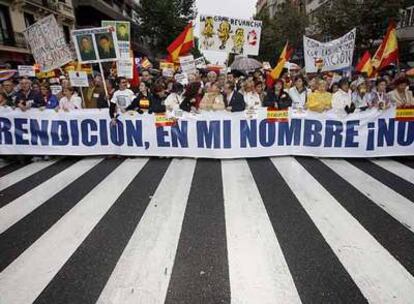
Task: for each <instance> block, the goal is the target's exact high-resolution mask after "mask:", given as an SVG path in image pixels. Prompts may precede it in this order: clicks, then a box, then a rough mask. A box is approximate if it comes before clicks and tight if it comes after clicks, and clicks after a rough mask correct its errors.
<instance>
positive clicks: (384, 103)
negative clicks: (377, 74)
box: [372, 78, 392, 110]
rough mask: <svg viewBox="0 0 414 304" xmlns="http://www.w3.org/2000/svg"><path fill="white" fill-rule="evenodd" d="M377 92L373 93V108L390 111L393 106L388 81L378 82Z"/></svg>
mask: <svg viewBox="0 0 414 304" xmlns="http://www.w3.org/2000/svg"><path fill="white" fill-rule="evenodd" d="M376 84H377V90H376V91H375V92H372V94H373V95H374V98H373V100H372V106H373V107H376V108H378V109H379V110H384V109H388V108H389V107H391V105H392V101H391V98H390V96H389V95H388V94H387V81H386V80H385V79H384V78H380V79H378V80H377V83H376Z"/></svg>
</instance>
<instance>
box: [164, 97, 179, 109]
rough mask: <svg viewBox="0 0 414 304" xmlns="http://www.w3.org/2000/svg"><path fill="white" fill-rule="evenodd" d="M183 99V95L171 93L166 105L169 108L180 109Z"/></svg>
mask: <svg viewBox="0 0 414 304" xmlns="http://www.w3.org/2000/svg"><path fill="white" fill-rule="evenodd" d="M182 101H183V97H182V96H181V95H178V94H177V93H171V94H170V95H168V96H167V99H165V106H166V107H167V109H168V110H178V109H179V108H180V104H181V102H182Z"/></svg>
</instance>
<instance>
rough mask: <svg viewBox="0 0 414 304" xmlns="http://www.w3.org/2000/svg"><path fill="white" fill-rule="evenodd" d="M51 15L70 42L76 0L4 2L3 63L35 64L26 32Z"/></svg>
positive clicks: (0, 4) (0, 20) (0, 10)
mask: <svg viewBox="0 0 414 304" xmlns="http://www.w3.org/2000/svg"><path fill="white" fill-rule="evenodd" d="M50 14H53V15H55V17H56V20H57V22H58V24H60V25H61V26H62V30H63V32H64V34H65V38H66V40H67V41H70V30H72V29H73V28H74V27H75V15H74V9H73V5H72V0H0V64H11V65H14V66H15V65H17V64H24V63H30V62H32V57H31V55H30V50H29V49H28V47H27V45H26V41H25V39H24V35H23V31H24V30H25V29H26V28H27V27H28V26H30V25H32V24H33V23H35V22H36V21H37V20H39V19H42V18H43V17H45V16H47V15H50Z"/></svg>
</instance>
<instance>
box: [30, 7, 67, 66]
mask: <svg viewBox="0 0 414 304" xmlns="http://www.w3.org/2000/svg"><path fill="white" fill-rule="evenodd" d="M23 33H24V36H25V38H26V41H27V43H28V44H29V46H30V49H31V51H32V54H33V58H34V60H35V61H36V63H37V64H39V65H40V66H41V71H42V72H47V71H50V70H54V69H57V68H60V67H61V66H63V65H65V64H66V63H68V62H70V61H72V59H73V58H72V52H71V51H70V48H69V46H68V45H67V44H66V40H65V35H64V34H63V31H62V29H61V27H59V26H58V24H57V22H56V19H55V16H54V15H49V16H47V17H45V18H43V19H41V20H39V21H38V22H36V23H35V24H33V25H31V26H29V27H28V28H27V29H26V30H25V31H24V32H23Z"/></svg>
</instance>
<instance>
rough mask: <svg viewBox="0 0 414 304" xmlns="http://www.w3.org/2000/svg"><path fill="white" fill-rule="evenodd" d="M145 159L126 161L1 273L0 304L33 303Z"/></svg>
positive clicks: (142, 164)
mask: <svg viewBox="0 0 414 304" xmlns="http://www.w3.org/2000/svg"><path fill="white" fill-rule="evenodd" d="M145 163H146V160H141V159H138V160H127V161H125V162H124V163H123V164H121V166H120V167H119V168H117V169H116V170H115V171H113V172H112V173H111V174H110V175H109V176H108V177H107V178H106V179H105V180H104V181H103V182H102V183H100V184H99V185H98V186H97V187H96V188H95V189H94V190H93V191H92V192H90V193H89V194H88V195H87V196H86V197H85V198H84V199H83V200H82V201H81V202H80V203H78V204H77V205H76V206H75V207H74V208H73V209H72V210H70V211H69V212H68V213H67V214H66V215H65V216H64V217H62V218H61V219H60V220H59V221H58V222H57V223H56V224H55V225H54V226H53V227H52V228H51V229H50V230H49V231H48V232H47V233H45V234H44V235H43V236H42V237H41V238H40V239H39V240H38V241H37V242H36V243H34V244H33V245H32V246H31V247H29V248H28V249H27V250H26V251H25V252H24V253H23V254H22V255H21V256H20V257H19V258H17V259H16V260H15V261H14V262H13V263H12V264H11V265H10V266H9V267H7V268H6V269H5V270H4V271H3V272H2V273H1V274H0V303H9V304H20V303H21V304H27V303H32V302H33V301H34V300H35V299H36V297H37V296H38V295H39V294H40V293H41V292H42V290H43V289H44V288H45V287H46V285H47V284H48V283H49V282H50V280H51V279H52V278H53V276H54V275H55V274H56V273H57V272H58V271H59V269H60V268H61V267H62V266H63V264H64V263H65V262H66V261H67V260H68V258H69V257H70V256H71V255H72V253H73V252H74V251H75V250H76V248H78V246H79V245H80V244H81V243H82V241H83V240H84V239H85V238H86V236H87V235H88V234H89V233H90V231H91V230H92V229H93V227H94V226H95V225H96V224H97V223H98V222H99V220H100V219H101V218H102V216H103V215H104V214H105V213H106V212H107V211H108V209H109V208H110V207H111V206H112V204H113V203H114V202H115V201H116V199H117V198H118V197H119V196H120V195H121V194H122V192H123V191H124V190H125V188H126V187H127V186H128V184H129V183H130V182H131V181H132V179H133V178H134V177H135V176H136V174H137V173H138V172H139V171H140V170H141V168H142V167H143V166H144V165H145Z"/></svg>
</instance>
